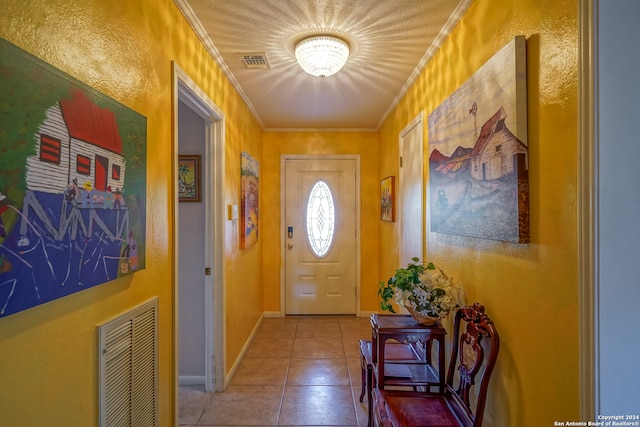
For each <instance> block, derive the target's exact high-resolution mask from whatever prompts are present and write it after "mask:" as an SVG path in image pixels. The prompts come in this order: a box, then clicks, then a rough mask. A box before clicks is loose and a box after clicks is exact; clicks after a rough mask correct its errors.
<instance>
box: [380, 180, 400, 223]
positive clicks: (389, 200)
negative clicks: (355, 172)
mask: <svg viewBox="0 0 640 427" xmlns="http://www.w3.org/2000/svg"><path fill="white" fill-rule="evenodd" d="M395 181H396V179H395V177H394V176H388V177H386V178H385V179H383V180H382V181H380V219H381V220H382V221H388V222H393V221H395V220H396V217H395V212H396V194H395V191H396V190H395V188H396V186H395Z"/></svg>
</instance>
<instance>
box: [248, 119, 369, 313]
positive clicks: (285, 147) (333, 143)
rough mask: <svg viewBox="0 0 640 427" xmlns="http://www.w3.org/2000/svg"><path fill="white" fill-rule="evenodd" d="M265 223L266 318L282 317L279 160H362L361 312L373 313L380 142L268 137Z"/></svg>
mask: <svg viewBox="0 0 640 427" xmlns="http://www.w3.org/2000/svg"><path fill="white" fill-rule="evenodd" d="M263 141H264V143H263V151H262V153H263V171H264V172H263V174H262V175H261V181H262V188H261V191H262V192H263V194H264V197H262V205H261V209H262V220H263V228H262V229H261V231H260V233H261V234H260V237H261V238H263V239H264V240H263V253H264V260H263V262H264V264H263V277H264V309H265V312H278V313H280V312H284V307H280V271H281V267H282V263H283V262H284V261H283V260H281V259H280V254H281V245H283V244H284V242H282V241H281V238H282V233H283V231H282V230H280V218H281V212H280V157H281V155H282V154H359V155H360V162H361V163H360V167H361V173H362V178H361V183H360V185H361V193H360V197H361V232H362V239H361V242H362V247H361V254H362V269H361V299H360V305H361V310H363V311H374V310H375V306H376V304H377V303H376V294H375V293H376V292H377V286H378V278H377V277H376V274H377V271H378V267H377V259H378V218H379V215H380V214H379V209H380V208H379V200H378V193H379V185H380V183H379V181H378V178H377V169H378V136H377V134H376V133H375V132H265V133H264V139H263Z"/></svg>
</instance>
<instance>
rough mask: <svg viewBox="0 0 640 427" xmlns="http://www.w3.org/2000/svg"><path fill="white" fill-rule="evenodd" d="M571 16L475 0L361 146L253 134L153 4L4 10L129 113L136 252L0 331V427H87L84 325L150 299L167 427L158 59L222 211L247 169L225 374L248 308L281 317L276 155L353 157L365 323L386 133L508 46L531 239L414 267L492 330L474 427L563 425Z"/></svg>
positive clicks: (192, 44)
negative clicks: (213, 156) (132, 268)
mask: <svg viewBox="0 0 640 427" xmlns="http://www.w3.org/2000/svg"><path fill="white" fill-rule="evenodd" d="M577 9H578V6H577V1H576V0H476V1H475V2H474V3H473V4H472V5H471V7H470V9H469V10H468V11H467V13H466V14H465V16H464V17H463V19H462V20H461V22H460V23H459V24H458V25H457V27H456V28H455V29H454V31H453V33H452V34H451V36H450V37H449V38H448V39H447V41H446V42H445V43H444V45H443V46H442V47H441V48H440V50H439V51H438V52H437V53H436V55H435V56H434V58H433V60H432V61H430V62H429V64H428V65H427V67H426V69H425V71H424V72H423V73H422V75H421V76H420V78H419V79H418V81H417V82H416V83H415V84H414V85H413V87H412V88H411V89H410V90H409V92H408V94H407V96H406V97H405V98H404V99H403V100H402V101H401V102H400V104H399V105H398V106H397V108H396V109H395V110H394V111H393V112H392V113H391V114H390V116H389V117H388V118H387V120H386V121H385V123H384V125H383V126H382V128H381V129H380V132H379V133H378V134H376V133H366V132H326V133H324V132H266V133H264V134H263V133H262V131H261V130H260V128H259V126H258V124H257V122H256V121H255V119H254V118H253V117H252V116H251V114H250V112H249V110H248V109H247V107H246V105H245V104H244V103H243V102H242V100H241V98H240V97H239V96H238V95H237V93H236V92H235V90H234V89H233V87H232V86H231V85H230V84H229V82H228V81H227V79H226V78H225V77H224V76H223V74H222V72H221V71H220V69H219V68H218V67H217V66H216V65H215V63H214V62H213V61H212V59H211V57H210V56H209V54H208V53H207V52H206V51H205V50H204V48H203V46H202V44H201V42H200V41H199V40H198V39H197V37H196V36H195V35H194V34H193V32H192V30H191V29H190V27H189V26H188V25H187V24H186V22H185V21H184V19H183V17H182V16H181V15H180V13H179V12H178V10H177V9H176V8H175V6H174V4H173V2H172V1H171V0H140V1H136V2H126V1H120V0H95V1H92V2H74V1H71V0H49V1H46V2H39V1H35V0H26V1H25V0H5V1H4V2H3V13H2V14H0V37H2V38H5V39H7V40H8V41H10V42H12V43H14V44H16V45H18V46H19V47H21V48H23V49H25V50H27V51H28V52H31V53H33V54H35V55H36V56H38V57H40V58H42V59H43V60H45V61H46V62H48V63H50V64H52V65H53V66H55V67H57V68H60V69H61V70H63V71H64V72H66V73H69V74H70V75H72V76H73V77H75V78H78V79H79V80H81V81H83V82H84V83H86V84H88V85H90V86H92V87H94V88H95V89H97V90H100V91H102V92H104V93H105V94H106V95H108V96H110V97H112V98H114V99H116V100H117V101H119V102H122V103H123V104H125V105H127V106H129V107H131V108H133V109H134V110H136V111H138V112H139V113H141V114H143V115H144V116H146V117H147V124H148V146H147V149H148V162H147V164H148V172H147V173H148V177H147V182H148V189H147V190H148V191H147V197H148V203H147V209H148V212H147V214H148V219H147V221H148V222H147V233H148V234H147V245H148V249H147V261H146V270H144V271H141V272H138V273H135V274H134V275H133V276H131V277H128V278H125V279H120V280H117V281H114V282H111V283H108V284H105V285H101V286H98V287H96V288H93V289H89V290H86V291H83V292H80V293H77V294H74V295H72V296H69V297H66V298H63V299H60V300H57V301H54V302H51V303H48V304H45V305H43V306H41V307H36V308H34V309H31V310H28V311H25V312H22V313H18V314H15V315H12V316H9V317H7V318H3V319H0V379H1V381H2V384H1V386H0V414H2V415H1V419H2V421H1V422H0V423H2V424H3V425H4V424H6V425H12V426H13V425H16V426H17V425H65V426H71V427H73V426H82V427H84V426H87V425H94V424H95V420H96V419H97V406H96V401H97V391H96V390H97V387H96V376H97V373H96V367H97V354H96V332H95V327H96V325H97V324H99V323H102V322H103V321H104V320H106V319H108V318H110V317H113V316H115V315H117V314H119V313H121V312H123V311H126V310H128V309H130V308H131V307H133V306H137V305H139V304H140V303H142V302H144V301H146V300H147V299H149V298H151V297H153V296H158V297H159V301H160V361H161V363H160V390H159V391H160V404H159V408H160V411H161V413H160V420H161V424H160V425H162V426H168V425H171V423H172V420H173V418H174V415H175V414H173V407H174V402H173V395H174V390H175V384H174V372H173V363H174V361H173V346H174V342H173V339H174V335H173V284H172V279H171V278H172V276H173V268H172V257H173V251H174V248H173V242H172V240H171V236H172V235H173V226H174V223H173V219H172V218H171V213H172V208H173V197H174V194H173V188H174V186H173V175H172V174H169V173H168V171H170V170H171V166H172V156H173V155H174V153H173V152H172V150H173V148H172V147H173V145H172V144H173V143H172V132H173V129H172V120H173V118H172V114H171V111H172V99H171V97H172V90H171V87H172V77H171V61H176V63H177V64H178V65H180V67H181V68H182V69H183V70H185V71H186V73H187V74H188V75H190V76H191V78H192V79H193V80H194V81H195V82H196V83H197V84H198V85H199V86H201V87H202V88H203V90H204V91H205V92H206V93H207V94H208V96H209V97H210V98H211V99H212V100H213V102H214V103H215V104H216V105H217V106H218V107H219V108H220V109H221V110H222V111H223V113H224V114H225V118H226V129H225V132H226V135H225V136H226V137H225V140H226V144H227V149H226V156H225V162H226V170H225V196H224V198H225V203H227V204H237V203H238V201H239V197H238V192H239V188H240V181H239V171H240V152H241V151H247V152H249V153H250V154H251V155H252V156H254V157H255V158H256V159H257V160H258V161H259V162H260V167H261V177H260V178H261V183H260V208H261V222H260V240H259V243H258V244H257V245H255V246H253V247H252V248H249V249H247V250H240V249H239V238H238V229H237V225H234V224H233V223H232V222H229V221H227V222H226V228H225V242H224V245H225V246H224V247H225V259H226V262H225V269H226V280H225V303H226V326H227V330H226V338H227V353H226V359H227V368H229V366H231V365H232V364H233V363H235V361H236V359H237V357H238V355H239V354H240V351H241V350H242V347H243V346H244V345H245V342H246V340H247V338H248V336H249V333H250V332H251V330H252V329H253V327H254V326H255V324H256V322H257V321H258V319H259V317H260V315H261V313H262V311H268V312H270V311H271V312H273V311H280V310H281V309H283V308H282V307H280V293H279V292H280V289H279V286H280V257H279V254H280V244H281V242H280V237H281V236H280V232H281V231H280V205H279V202H278V203H274V202H271V201H273V200H279V191H280V172H279V171H280V168H279V165H280V155H281V154H283V153H291V154H296V153H314V154H320V153H327V154H336V153H337V154H345V153H358V154H360V155H361V162H362V163H361V168H362V182H361V184H362V192H361V195H362V218H361V219H362V223H361V225H362V260H363V268H362V272H361V275H362V276H361V279H362V280H361V283H362V297H361V308H362V310H365V311H368V310H376V309H377V298H376V296H375V292H376V289H377V283H378V281H379V280H381V279H384V278H387V277H389V275H390V274H391V273H392V272H393V269H394V268H395V267H397V259H398V241H397V223H383V222H380V221H379V219H378V216H379V213H378V211H379V206H378V188H379V182H380V179H382V178H384V177H386V176H389V175H396V176H397V175H398V171H397V167H396V164H397V162H396V160H395V159H397V156H398V147H397V141H398V134H399V132H400V131H401V130H402V129H403V128H404V127H405V126H406V125H407V124H408V123H409V122H410V121H411V120H412V119H413V118H414V117H415V116H416V115H417V114H418V113H419V112H420V111H424V112H425V113H426V114H427V115H428V114H429V113H430V112H431V111H433V109H434V108H436V107H437V106H438V105H439V104H440V103H441V102H442V101H443V100H444V99H445V98H446V97H447V96H449V95H450V94H451V93H452V92H453V91H454V90H455V89H456V88H457V87H459V86H460V85H461V84H462V83H463V82H464V81H465V80H466V79H467V78H468V77H469V76H471V74H472V73H473V72H474V71H475V70H476V69H478V68H479V67H480V66H481V65H482V64H483V63H484V62H485V61H487V60H488V59H489V58H490V57H491V56H492V55H493V53H495V52H496V51H497V50H499V49H500V48H501V47H502V46H504V45H505V44H506V43H507V42H509V41H510V40H511V39H512V38H513V36H515V35H516V34H524V35H525V36H526V37H527V49H528V55H527V59H528V74H529V83H528V97H529V101H528V106H529V154H530V171H529V173H530V194H531V197H530V203H531V204H530V211H531V241H532V243H531V244H526V245H518V244H510V243H501V242H492V241H486V240H480V239H470V238H464V237H455V236H447V235H438V234H433V233H428V234H427V242H426V243H427V245H426V248H427V249H426V253H425V254H424V255H425V257H427V258H429V259H432V260H435V261H437V262H438V264H440V265H442V267H443V268H444V269H445V270H446V271H447V272H448V273H450V274H451V275H453V276H455V280H456V281H457V283H458V284H460V285H462V286H463V287H464V288H465V290H466V292H467V296H468V298H467V299H468V302H472V301H476V300H477V301H480V302H482V303H484V304H485V305H486V306H487V311H488V313H489V314H490V315H491V316H492V317H493V318H494V320H495V322H496V324H497V326H498V329H499V331H500V333H501V337H502V344H503V346H502V349H501V354H500V359H499V362H498V366H497V370H496V372H495V374H494V377H493V382H492V384H491V390H490V399H489V402H488V405H487V413H486V420H485V421H486V422H485V425H486V426H494V427H502V426H516V425H517V426H523V427H534V426H541V425H542V426H544V425H552V423H553V421H554V420H573V419H578V320H577V318H578V308H577V299H578V289H577V283H578V280H577V236H576V228H577V226H576V211H577V206H576V194H577V192H576V187H577V181H576V180H577V178H576V176H577V145H578V141H577ZM168 28H171V31H167V29H168ZM424 133H425V139H426V135H427V127H426V121H425V128H424ZM425 144H427V145H426V148H427V150H425V153H428V141H425ZM426 155H427V154H425V157H426ZM425 160H426V159H425ZM425 179H426V180H427V181H428V172H426V173H425ZM261 273H262V276H263V277H260V274H261ZM263 283H264V289H263ZM541 408H542V409H541Z"/></svg>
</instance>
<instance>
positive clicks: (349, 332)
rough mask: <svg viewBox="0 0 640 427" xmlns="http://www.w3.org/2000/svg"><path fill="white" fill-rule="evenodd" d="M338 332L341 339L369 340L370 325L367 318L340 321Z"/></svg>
mask: <svg viewBox="0 0 640 427" xmlns="http://www.w3.org/2000/svg"><path fill="white" fill-rule="evenodd" d="M340 330H341V332H342V336H343V337H353V338H356V339H360V338H364V339H371V323H369V318H368V317H352V318H346V319H340Z"/></svg>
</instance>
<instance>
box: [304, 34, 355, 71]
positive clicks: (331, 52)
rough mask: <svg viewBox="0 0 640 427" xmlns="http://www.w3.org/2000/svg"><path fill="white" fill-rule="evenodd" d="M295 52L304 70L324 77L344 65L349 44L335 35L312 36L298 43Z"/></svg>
mask: <svg viewBox="0 0 640 427" xmlns="http://www.w3.org/2000/svg"><path fill="white" fill-rule="evenodd" d="M295 53H296V59H297V60H298V63H299V64H300V66H301V67H302V69H303V70H304V71H306V72H307V73H309V74H311V75H313V76H318V77H321V78H324V77H327V76H330V75H332V74H335V73H337V72H338V71H339V70H340V69H341V68H342V67H343V66H344V64H345V63H346V62H347V58H348V57H349V45H348V44H347V43H346V42H345V41H343V40H341V39H339V38H337V37H331V36H314V37H309V38H307V39H304V40H302V41H301V42H300V43H298V44H297V45H296V49H295Z"/></svg>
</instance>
